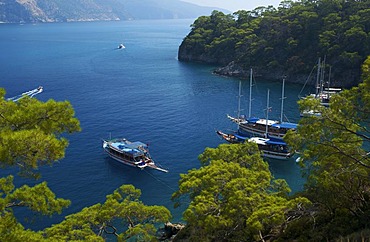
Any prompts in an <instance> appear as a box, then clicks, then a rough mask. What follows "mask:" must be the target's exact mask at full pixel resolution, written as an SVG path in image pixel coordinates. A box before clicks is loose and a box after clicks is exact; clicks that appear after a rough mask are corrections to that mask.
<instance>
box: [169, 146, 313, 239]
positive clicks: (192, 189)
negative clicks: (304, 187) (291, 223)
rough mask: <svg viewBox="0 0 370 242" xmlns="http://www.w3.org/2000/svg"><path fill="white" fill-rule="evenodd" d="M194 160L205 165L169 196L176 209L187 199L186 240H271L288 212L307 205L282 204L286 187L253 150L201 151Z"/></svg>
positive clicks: (221, 148) (294, 201)
mask: <svg viewBox="0 0 370 242" xmlns="http://www.w3.org/2000/svg"><path fill="white" fill-rule="evenodd" d="M199 159H200V160H201V162H202V163H203V164H205V165H204V166H203V167H201V168H200V169H198V170H196V169H193V170H191V171H189V172H188V174H182V175H181V179H180V182H179V183H180V185H179V190H178V191H177V192H175V193H174V194H173V196H172V198H173V200H174V201H176V202H177V203H180V200H181V198H182V197H184V196H185V197H186V196H188V197H189V198H190V204H189V206H188V208H187V209H186V210H185V212H184V214H183V217H184V219H185V220H186V222H187V226H188V228H191V229H190V231H188V233H189V234H188V235H187V236H188V238H187V239H193V238H194V239H197V240H201V241H214V240H218V241H221V240H228V241H240V240H243V241H251V240H260V239H268V238H269V239H271V238H274V237H276V236H278V235H279V234H280V232H281V231H280V230H283V228H284V227H285V226H286V224H287V223H288V221H287V216H286V215H287V213H288V212H292V211H296V210H299V207H300V206H303V205H306V204H308V203H309V202H308V200H307V199H304V198H296V199H292V200H289V199H288V198H287V197H288V196H287V195H288V192H290V189H289V188H288V186H287V184H286V182H285V181H284V180H274V179H273V178H272V175H271V173H270V171H269V169H268V165H267V163H266V162H264V161H263V160H262V158H261V156H260V154H259V152H258V148H257V146H256V145H255V144H252V143H246V144H231V145H227V144H222V145H220V146H219V147H218V148H216V149H211V148H207V149H206V150H205V152H204V153H203V154H201V155H200V157H199ZM188 230H189V229H188Z"/></svg>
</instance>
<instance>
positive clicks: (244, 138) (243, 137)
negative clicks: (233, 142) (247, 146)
mask: <svg viewBox="0 0 370 242" xmlns="http://www.w3.org/2000/svg"><path fill="white" fill-rule="evenodd" d="M234 136H235V137H236V138H238V139H241V140H246V139H248V137H245V136H241V135H238V134H234Z"/></svg>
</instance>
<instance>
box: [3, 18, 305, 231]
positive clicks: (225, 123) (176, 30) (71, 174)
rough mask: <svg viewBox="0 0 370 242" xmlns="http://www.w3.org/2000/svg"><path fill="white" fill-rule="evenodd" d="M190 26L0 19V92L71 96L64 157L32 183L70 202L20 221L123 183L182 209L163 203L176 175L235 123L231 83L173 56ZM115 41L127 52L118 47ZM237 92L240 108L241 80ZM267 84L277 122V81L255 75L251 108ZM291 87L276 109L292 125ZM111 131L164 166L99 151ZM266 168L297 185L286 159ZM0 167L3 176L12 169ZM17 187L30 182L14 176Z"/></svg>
mask: <svg viewBox="0 0 370 242" xmlns="http://www.w3.org/2000/svg"><path fill="white" fill-rule="evenodd" d="M192 22H193V20H158V21H127V22H96V23H60V24H38V25H0V64H1V65H0V73H1V75H0V87H3V88H5V89H6V91H7V94H6V97H12V96H15V95H18V94H20V93H22V92H24V91H27V90H31V89H34V88H36V87H38V86H40V85H41V86H43V87H44V92H43V93H41V94H39V95H38V96H36V97H37V98H38V99H40V100H42V101H46V100H48V99H55V100H58V101H63V100H68V101H70V102H71V103H72V105H73V107H74V109H75V111H76V116H77V118H78V119H79V120H80V122H81V127H82V132H80V133H77V134H73V135H71V136H68V138H69V140H70V145H69V147H68V149H67V151H66V157H65V158H64V159H63V160H61V161H60V162H59V163H56V164H55V165H54V166H53V167H43V168H42V169H41V172H42V179H41V181H44V180H45V181H47V182H48V185H49V187H50V188H51V189H52V190H53V191H54V192H55V193H56V195H57V196H58V197H62V198H66V199H69V200H71V201H72V205H71V207H70V208H68V209H66V210H65V211H64V213H63V214H62V215H60V216H54V217H52V218H50V219H49V218H45V217H42V218H37V219H36V220H35V222H34V223H32V224H30V225H29V227H31V228H34V229H42V228H43V227H45V226H49V225H50V224H52V223H56V222H59V221H60V220H61V219H62V218H63V217H64V216H65V215H68V214H70V213H73V212H77V211H80V210H81V209H82V208H83V207H85V206H90V205H93V204H95V203H98V202H104V200H105V196H106V195H107V194H109V193H111V192H112V191H114V190H115V189H116V188H118V187H119V186H121V185H122V184H133V185H134V186H135V187H136V188H139V189H141V191H142V197H141V200H142V201H143V202H144V203H145V204H148V205H164V206H166V207H167V208H168V209H170V210H171V212H172V214H173V216H174V219H173V222H178V221H181V213H182V211H183V209H184V207H180V208H178V209H174V208H173V203H172V202H171V200H170V198H171V195H172V193H173V192H174V191H175V190H176V189H177V187H178V180H179V178H180V174H182V173H187V171H188V170H190V169H192V168H198V167H199V166H200V164H199V161H198V159H197V157H198V155H199V154H200V153H202V152H203V150H204V149H205V148H206V147H217V145H219V144H220V143H223V141H222V140H220V138H219V137H218V136H217V135H216V133H215V130H216V129H222V130H224V131H227V130H234V129H235V126H234V125H233V123H231V121H229V120H228V119H227V118H226V114H235V113H236V109H237V104H238V101H237V94H238V86H239V80H237V79H232V78H224V77H220V76H216V75H213V74H212V69H213V67H211V66H206V65H200V64H191V63H182V62H179V61H178V60H177V59H176V57H177V51H178V47H179V45H180V43H181V41H182V39H183V38H184V37H185V36H186V35H187V34H188V33H189V31H190V24H191V23H192ZM120 43H123V44H124V45H125V46H126V48H125V49H117V46H118V45H119V44H120ZM242 88H243V89H242V93H243V94H244V96H243V99H242V100H243V102H242V107H243V108H244V112H245V113H247V111H248V110H247V107H248V104H247V99H248V96H247V95H248V93H249V91H248V90H249V81H248V80H244V81H243V84H242ZM267 88H269V89H270V90H271V94H270V106H272V112H271V113H270V114H269V117H270V118H277V119H278V118H279V115H280V96H281V83H280V82H272V81H268V80H259V79H257V80H256V83H255V85H254V87H253V89H254V90H253V106H252V113H253V114H255V115H256V116H261V117H264V115H265V114H264V111H263V109H264V108H265V106H266V90H267ZM300 90H301V86H299V85H295V84H289V83H288V84H286V89H285V94H286V95H285V96H286V97H287V99H286V100H285V103H284V113H285V115H286V116H287V117H288V118H289V121H291V122H297V121H298V119H299V111H298V107H297V104H296V101H297V100H298V94H299V92H300ZM110 135H111V136H112V137H125V138H127V139H129V140H132V141H136V140H140V141H142V142H145V143H148V144H149V145H150V150H151V154H152V156H153V158H154V159H155V160H156V161H157V163H159V164H161V165H162V166H164V167H166V168H168V169H169V171H170V172H169V173H161V172H159V171H155V170H149V169H148V170H138V169H135V168H131V167H127V166H124V165H121V164H117V163H116V162H115V161H114V160H112V159H111V158H109V157H107V155H106V154H105V153H103V150H102V147H101V145H102V142H101V139H102V138H108V137H109V136H110ZM269 164H270V167H271V170H272V172H273V174H274V176H275V177H276V178H284V179H286V180H287V182H288V184H289V186H290V187H291V188H292V190H293V191H297V190H299V189H301V187H302V184H303V181H302V179H301V176H300V171H299V167H298V165H297V164H296V163H295V162H294V160H290V161H276V160H273V161H269ZM0 172H1V175H3V176H4V175H6V174H7V173H9V172H13V170H5V171H0ZM41 181H40V182H41ZM38 182H39V181H38ZM16 183H17V185H21V184H24V183H34V181H30V180H23V179H19V178H16ZM19 213H20V215H22V213H24V214H26V215H27V212H26V211H22V210H21V212H19ZM27 216H28V215H27Z"/></svg>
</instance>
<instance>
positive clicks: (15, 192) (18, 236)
mask: <svg viewBox="0 0 370 242" xmlns="http://www.w3.org/2000/svg"><path fill="white" fill-rule="evenodd" d="M4 95H5V90H3V89H1V88H0V161H1V166H2V167H8V166H15V167H19V168H20V171H21V172H20V175H26V176H27V177H31V178H35V177H37V175H39V174H37V173H35V170H37V169H38V168H39V167H40V166H42V165H52V164H53V162H55V161H56V160H60V159H62V158H63V157H64V152H65V149H66V147H67V145H68V142H67V140H66V139H65V138H63V137H62V135H63V133H73V132H76V131H79V130H80V125H79V121H78V120H77V119H76V118H75V117H74V110H73V108H72V106H71V105H70V103H69V102H67V101H65V102H56V101H54V100H49V101H47V102H45V103H43V102H40V101H38V100H36V99H31V98H27V97H25V98H23V99H21V100H19V101H18V102H16V103H15V102H12V101H6V100H5V99H4ZM140 195H141V193H140V190H137V189H135V188H134V187H133V186H131V185H126V186H122V187H120V188H119V189H117V190H116V191H114V193H113V194H110V195H108V196H107V199H106V201H105V203H103V204H95V205H93V206H91V207H87V208H84V209H83V210H82V211H81V212H78V213H75V214H71V215H68V216H67V217H66V219H65V220H64V221H62V222H61V223H60V224H56V225H53V226H52V227H51V228H46V229H45V230H44V231H40V232H34V231H32V230H29V229H25V228H24V227H23V226H22V224H20V223H19V222H18V221H17V219H16V217H15V216H14V214H13V209H16V208H18V207H26V208H28V209H30V210H31V211H33V212H35V213H38V214H41V215H48V216H51V215H53V214H54V213H59V214H60V213H61V212H62V209H63V208H65V207H67V206H69V205H70V201H68V200H65V199H61V198H56V196H55V194H54V193H53V192H52V191H51V190H50V189H49V188H48V187H47V184H46V182H43V183H40V184H37V185H35V186H33V187H30V186H28V185H24V186H22V187H20V188H15V186H14V184H13V176H8V177H4V178H0V241H22V242H23V241H104V237H105V236H107V235H110V234H113V235H114V236H116V237H117V238H118V239H120V240H126V239H129V238H134V239H135V240H137V241H151V240H153V239H155V236H154V235H155V232H156V228H155V226H154V225H156V224H157V223H164V222H167V221H168V220H169V219H170V217H171V214H170V212H169V210H168V209H166V208H165V207H162V206H146V205H144V204H143V203H142V202H141V201H140V200H139V198H140ZM119 221H121V222H122V226H127V230H124V231H118V230H117V229H116V227H115V226H114V225H115V223H118V222H119Z"/></svg>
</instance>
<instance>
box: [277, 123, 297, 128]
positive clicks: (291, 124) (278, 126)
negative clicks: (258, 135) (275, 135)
mask: <svg viewBox="0 0 370 242" xmlns="http://www.w3.org/2000/svg"><path fill="white" fill-rule="evenodd" d="M271 126H272V127H274V128H279V129H296V128H297V126H298V125H297V124H296V123H288V122H283V123H277V124H272V125H271Z"/></svg>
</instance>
